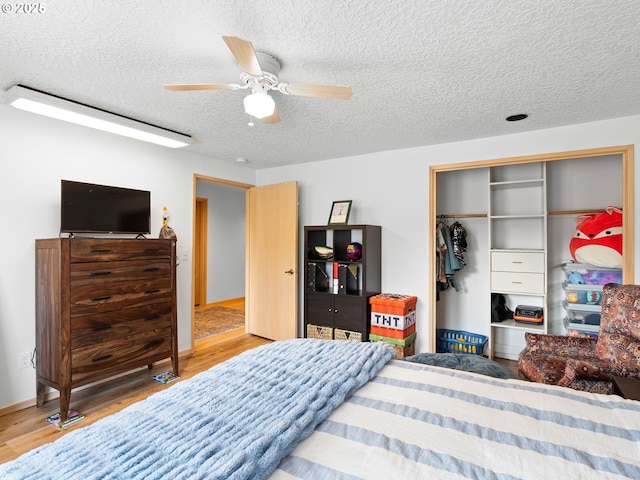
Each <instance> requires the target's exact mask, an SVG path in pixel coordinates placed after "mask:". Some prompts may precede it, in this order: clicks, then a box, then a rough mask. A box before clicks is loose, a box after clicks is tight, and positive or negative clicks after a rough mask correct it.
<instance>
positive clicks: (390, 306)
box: [369, 293, 418, 317]
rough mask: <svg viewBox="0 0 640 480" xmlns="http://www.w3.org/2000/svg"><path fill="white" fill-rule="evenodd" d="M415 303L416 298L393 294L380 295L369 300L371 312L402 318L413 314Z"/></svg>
mask: <svg viewBox="0 0 640 480" xmlns="http://www.w3.org/2000/svg"><path fill="white" fill-rule="evenodd" d="M417 302H418V297H412V296H410V295H398V294H395V293H381V294H379V295H374V296H373V297H371V298H370V299H369V303H370V304H371V311H372V312H377V313H386V314H389V315H398V316H402V317H405V316H407V315H409V314H410V313H411V312H415V311H416V303H417Z"/></svg>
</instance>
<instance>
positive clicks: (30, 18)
mask: <svg viewBox="0 0 640 480" xmlns="http://www.w3.org/2000/svg"><path fill="white" fill-rule="evenodd" d="M7 5H8V6H9V7H7ZM42 5H44V10H45V11H44V12H43V13H30V14H25V13H16V10H17V8H18V6H19V4H18V3H11V2H9V3H4V4H3V5H2V9H3V10H2V12H0V91H3V90H6V89H8V88H9V87H11V86H12V85H14V84H22V85H26V86H29V87H32V88H36V89H39V90H44V91H47V92H49V93H52V94H55V95H59V96H62V97H66V98H70V99H73V100H76V101H78V102H82V103H86V104H90V105H93V106H95V107H99V108H102V109H105V110H109V111H112V112H115V113H119V114H121V115H125V116H130V117H133V118H136V119H139V120H142V121H145V122H149V123H152V124H156V125H159V126H162V127H165V128H169V129H173V130H176V131H179V132H183V133H187V134H189V135H191V136H193V138H194V142H193V144H192V145H191V146H189V147H186V149H187V150H190V151H193V152H197V153H199V154H203V155H206V156H209V157H211V158H215V159H219V160H223V161H227V162H231V163H234V162H235V161H236V158H238V157H243V158H246V159H247V160H248V162H249V163H248V166H251V167H253V168H266V167H272V166H278V165H289V164H294V163H300V162H309V161H316V160H322V159H329V158H339V157H345V156H351V155H359V154H365V153H371V152H377V151H386V150H393V149H399V148H405V147H415V146H421V145H431V144H436V143H443V142H454V141H459V140H466V139H473V138H480V137H489V136H495V135H504V134H509V133H514V132H521V131H526V130H536V129H541V128H549V127H556V126H562V125H568V124H574V123H583V122H590V121H596V120H603V119H608V118H614V117H622V116H627V115H635V114H640V94H638V89H639V86H640V28H639V25H640V1H638V0H613V1H612V0H598V1H596V0H536V1H532V0H502V1H498V0H483V1H477V0H448V1H446V2H443V1H441V0H420V1H396V0H388V1H377V0H355V1H349V2H347V1H337V0H333V1H322V2H314V1H308V0H307V1H291V0H278V1H275V0H268V1H260V2H253V1H252V2H249V1H246V0H239V1H211V0H190V1H188V2H186V1H178V0H174V1H168V0H156V1H151V0H147V1H137V2H123V1H115V0H114V1H99V0H94V1H86V0H84V1H70V0H57V1H48V2H44V3H42ZM7 10H13V12H10V13H4V12H6V11H7ZM222 35H230V36H238V37H240V38H243V39H246V40H249V41H251V42H252V43H253V45H254V48H255V49H256V50H258V51H264V52H268V53H271V54H272V55H274V56H276V57H277V58H278V59H279V60H280V62H281V64H282V70H281V72H280V79H281V80H282V81H288V82H299V83H319V84H333V85H350V86H351V87H352V89H353V92H354V95H353V97H352V98H351V100H348V101H341V100H326V99H317V98H307V97H293V96H285V95H283V94H281V93H279V92H272V93H271V94H272V95H273V96H274V98H275V101H276V104H277V106H278V110H279V112H280V116H281V119H282V121H281V122H280V123H277V124H274V125H264V124H262V123H261V122H259V121H258V122H257V123H256V125H255V126H254V127H249V126H247V122H248V116H247V115H246V114H245V113H244V110H243V106H242V100H243V96H244V95H245V92H244V91H199V92H171V91H168V90H165V89H164V88H163V84H165V83H236V82H238V81H239V74H240V67H239V66H238V65H237V63H236V61H235V59H234V58H233V56H232V55H231V53H230V51H229V49H228V48H227V47H226V45H225V43H224V42H223V40H222V38H221V36H222ZM521 112H524V113H528V114H529V115H530V117H529V118H528V119H527V120H524V121H522V122H516V123H508V122H505V121H504V118H505V117H506V116H508V115H510V114H515V113H521Z"/></svg>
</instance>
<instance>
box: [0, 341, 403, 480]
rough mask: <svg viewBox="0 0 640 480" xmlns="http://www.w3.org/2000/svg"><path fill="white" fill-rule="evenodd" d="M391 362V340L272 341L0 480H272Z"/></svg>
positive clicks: (26, 461) (58, 445)
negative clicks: (337, 410)
mask: <svg viewBox="0 0 640 480" xmlns="http://www.w3.org/2000/svg"><path fill="white" fill-rule="evenodd" d="M393 356H395V352H394V350H393V348H392V347H390V346H389V345H387V344H386V343H384V342H375V343H357V342H344V341H330V340H329V341H328V340H316V339H297V340H287V341H280V342H274V343H272V344H269V345H265V346H263V347H259V348H256V349H253V350H249V351H247V352H245V353H243V354H241V355H238V356H237V357H234V358H232V359H230V360H228V361H226V362H224V363H222V364H219V365H217V366H215V367H213V368H211V369H210V370H207V371H205V372H202V373H200V374H198V375H196V376H194V377H192V378H190V379H188V380H183V381H179V382H177V383H175V384H172V386H170V387H168V388H167V389H166V390H163V391H161V392H159V393H156V394H154V395H151V396H150V397H148V398H147V399H145V400H142V401H140V402H138V403H135V404H133V405H131V406H129V407H127V408H125V409H123V410H121V411H120V412H118V413H115V414H113V415H110V416H109V417H105V418H103V419H102V420H99V421H97V422H95V423H94V424H92V425H89V426H87V427H85V428H80V429H75V430H73V431H70V432H68V433H67V434H65V435H64V436H63V437H62V438H60V439H58V440H56V441H55V442H53V443H49V444H47V445H43V446H42V447H38V448H36V449H34V450H31V451H30V452H27V453H25V454H24V455H22V456H20V457H19V458H17V459H16V460H13V461H11V462H8V463H5V464H2V465H0V478H2V479H5V480H9V479H20V480H25V479H34V480H36V479H37V480H45V479H65V480H70V479H82V480H87V479H96V480H97V479H100V480H102V479H145V480H148V479H169V478H170V479H172V480H178V479H189V480H194V479H205V478H206V479H244V478H250V479H261V478H266V477H267V476H269V474H270V473H271V472H272V471H273V470H274V469H275V468H276V467H277V466H278V463H279V462H280V460H281V459H282V458H283V457H285V456H287V455H288V454H289V453H290V452H291V451H292V450H293V448H294V447H295V446H296V444H297V443H298V442H299V441H300V440H302V439H304V438H306V437H307V436H309V435H310V434H311V433H312V431H313V430H314V428H315V427H316V426H317V425H318V424H319V423H320V422H322V421H323V420H324V419H325V418H327V416H328V415H329V413H330V412H331V411H332V410H333V409H334V408H336V407H337V406H338V405H340V404H341V403H342V402H343V400H344V399H345V398H348V397H349V396H351V395H352V394H353V393H354V392H355V391H356V390H357V389H358V388H360V387H361V386H362V385H364V384H365V383H366V382H367V381H369V380H370V379H372V378H373V377H375V376H376V374H377V373H378V371H379V370H380V369H381V368H382V367H383V366H384V365H385V364H386V363H387V362H388V361H389V360H390V359H391V358H392V357H393ZM76 428H77V427H76Z"/></svg>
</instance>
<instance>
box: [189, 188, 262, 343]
mask: <svg viewBox="0 0 640 480" xmlns="http://www.w3.org/2000/svg"><path fill="white" fill-rule="evenodd" d="M194 183H195V185H194V196H195V198H194V208H195V211H194V249H193V262H194V265H193V305H192V309H193V317H192V318H193V324H192V332H193V333H192V335H193V341H194V343H193V344H194V347H195V348H198V347H202V346H204V345H206V344H209V343H211V342H212V341H218V340H220V339H225V338H230V337H234V336H237V335H242V334H244V333H245V323H246V322H245V270H246V269H245V240H246V218H245V217H246V189H247V188H249V187H250V186H249V185H244V184H236V183H231V182H227V181H221V180H218V179H215V178H209V177H200V176H195V178H194Z"/></svg>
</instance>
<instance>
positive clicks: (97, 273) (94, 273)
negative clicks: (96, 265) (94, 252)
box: [90, 272, 111, 277]
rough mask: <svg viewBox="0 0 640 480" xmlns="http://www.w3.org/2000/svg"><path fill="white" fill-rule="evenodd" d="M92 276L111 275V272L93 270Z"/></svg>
mask: <svg viewBox="0 0 640 480" xmlns="http://www.w3.org/2000/svg"><path fill="white" fill-rule="evenodd" d="M90 275H91V276H92V277H97V276H98V275H111V272H91V274H90Z"/></svg>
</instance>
